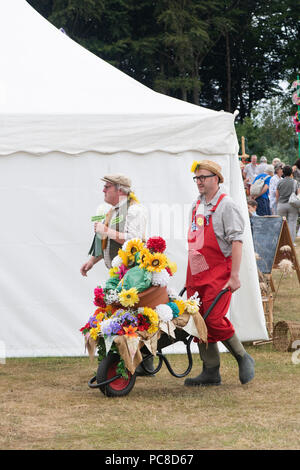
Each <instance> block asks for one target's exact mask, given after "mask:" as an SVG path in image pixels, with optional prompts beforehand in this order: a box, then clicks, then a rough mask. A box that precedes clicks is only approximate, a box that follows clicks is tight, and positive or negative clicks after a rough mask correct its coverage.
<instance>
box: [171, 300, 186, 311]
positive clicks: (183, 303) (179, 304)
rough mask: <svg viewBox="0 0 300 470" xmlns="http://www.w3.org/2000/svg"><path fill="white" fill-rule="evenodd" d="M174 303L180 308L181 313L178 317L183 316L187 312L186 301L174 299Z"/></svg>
mask: <svg viewBox="0 0 300 470" xmlns="http://www.w3.org/2000/svg"><path fill="white" fill-rule="evenodd" d="M173 302H174V304H176V305H177V307H178V308H179V313H178V315H182V314H183V312H184V311H185V301H184V300H181V299H174V300H173Z"/></svg>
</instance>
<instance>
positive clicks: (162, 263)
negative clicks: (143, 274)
mask: <svg viewBox="0 0 300 470" xmlns="http://www.w3.org/2000/svg"><path fill="white" fill-rule="evenodd" d="M147 261H148V263H149V264H148V266H147V268H146V269H147V270H148V271H151V272H155V273H160V271H162V270H163V269H165V267H166V266H167V257H166V255H164V254H163V253H154V254H153V255H152V254H151V253H150V255H149V256H148V258H147Z"/></svg>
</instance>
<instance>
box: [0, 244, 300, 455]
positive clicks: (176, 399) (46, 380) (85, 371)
mask: <svg viewBox="0 0 300 470" xmlns="http://www.w3.org/2000/svg"><path fill="white" fill-rule="evenodd" d="M298 245H299V241H298ZM299 251H300V249H299V247H298V248H297V252H298V256H299V254H300V253H299ZM278 275H279V273H278V272H275V273H274V280H275V284H276V281H277V280H278V278H277V276H278ZM299 293H300V289H299V283H298V279H297V276H296V274H295V273H294V274H293V276H292V277H291V278H287V279H283V281H282V283H281V287H280V290H279V292H278V297H277V300H276V303H275V321H278V320H284V319H285V320H293V321H300V319H299V312H300V296H299ZM247 349H248V350H249V352H250V353H251V354H252V355H253V357H254V358H255V360H256V377H255V379H254V380H253V381H252V382H251V383H250V384H248V385H245V386H242V385H240V383H239V380H238V373H237V365H236V362H235V360H234V359H233V358H232V356H231V355H230V354H222V355H221V360H222V366H221V374H222V380H223V385H222V386H220V387H211V388H200V389H199V388H186V387H184V385H183V381H184V379H176V378H174V377H172V376H171V375H170V374H169V372H168V371H167V369H166V368H165V367H164V366H163V368H162V370H161V371H160V372H159V373H158V374H157V376H156V377H155V378H141V377H140V378H137V381H136V385H135V387H134V389H133V390H132V392H131V393H130V394H129V395H128V396H126V397H124V398H118V399H111V398H106V397H105V396H104V395H102V394H101V393H100V392H99V391H98V390H91V389H89V388H88V386H87V382H88V380H89V379H90V378H91V377H92V376H93V375H94V372H95V368H96V366H97V362H96V361H95V362H94V363H93V364H91V363H90V361H89V359H88V358H87V357H79V358H36V359H34V358H30V359H8V360H7V363H6V364H5V365H0V393H1V403H0V448H1V449H105V450H125V449H130V450H131V449H137V450H143V449H152V450H162V449H171V450H178V449H182V450H197V449H299V448H300V424H299V423H300V400H299V398H300V397H299V385H300V383H299V377H300V365H299V364H298V365H296V364H293V363H292V360H291V353H280V352H278V351H275V350H274V349H273V346H272V344H267V345H262V346H257V347H255V348H254V347H253V346H250V347H247ZM186 360H187V359H186V357H185V356H182V355H175V356H170V361H171V363H172V364H174V368H175V370H177V371H183V370H185V368H186ZM199 371H200V363H199V358H198V357H197V356H195V357H194V367H193V370H192V372H191V375H196V374H198V373H199Z"/></svg>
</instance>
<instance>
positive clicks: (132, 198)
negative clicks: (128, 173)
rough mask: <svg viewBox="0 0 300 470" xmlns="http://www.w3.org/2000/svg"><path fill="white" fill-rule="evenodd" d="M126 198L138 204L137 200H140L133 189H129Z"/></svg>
mask: <svg viewBox="0 0 300 470" xmlns="http://www.w3.org/2000/svg"><path fill="white" fill-rule="evenodd" d="M128 199H129V200H130V201H134V202H136V203H137V204H139V202H140V201H139V200H138V198H137V197H136V195H135V194H134V192H133V191H130V193H129V194H128Z"/></svg>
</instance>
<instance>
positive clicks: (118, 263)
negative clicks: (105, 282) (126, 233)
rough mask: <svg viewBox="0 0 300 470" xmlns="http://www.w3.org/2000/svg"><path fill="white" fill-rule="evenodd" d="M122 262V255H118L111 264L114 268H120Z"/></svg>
mask: <svg viewBox="0 0 300 470" xmlns="http://www.w3.org/2000/svg"><path fill="white" fill-rule="evenodd" d="M122 263H123V261H122V258H120V256H119V255H117V256H115V257H114V259H113V260H112V262H111V265H112V267H113V268H119V267H120V266H121V264H122Z"/></svg>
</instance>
